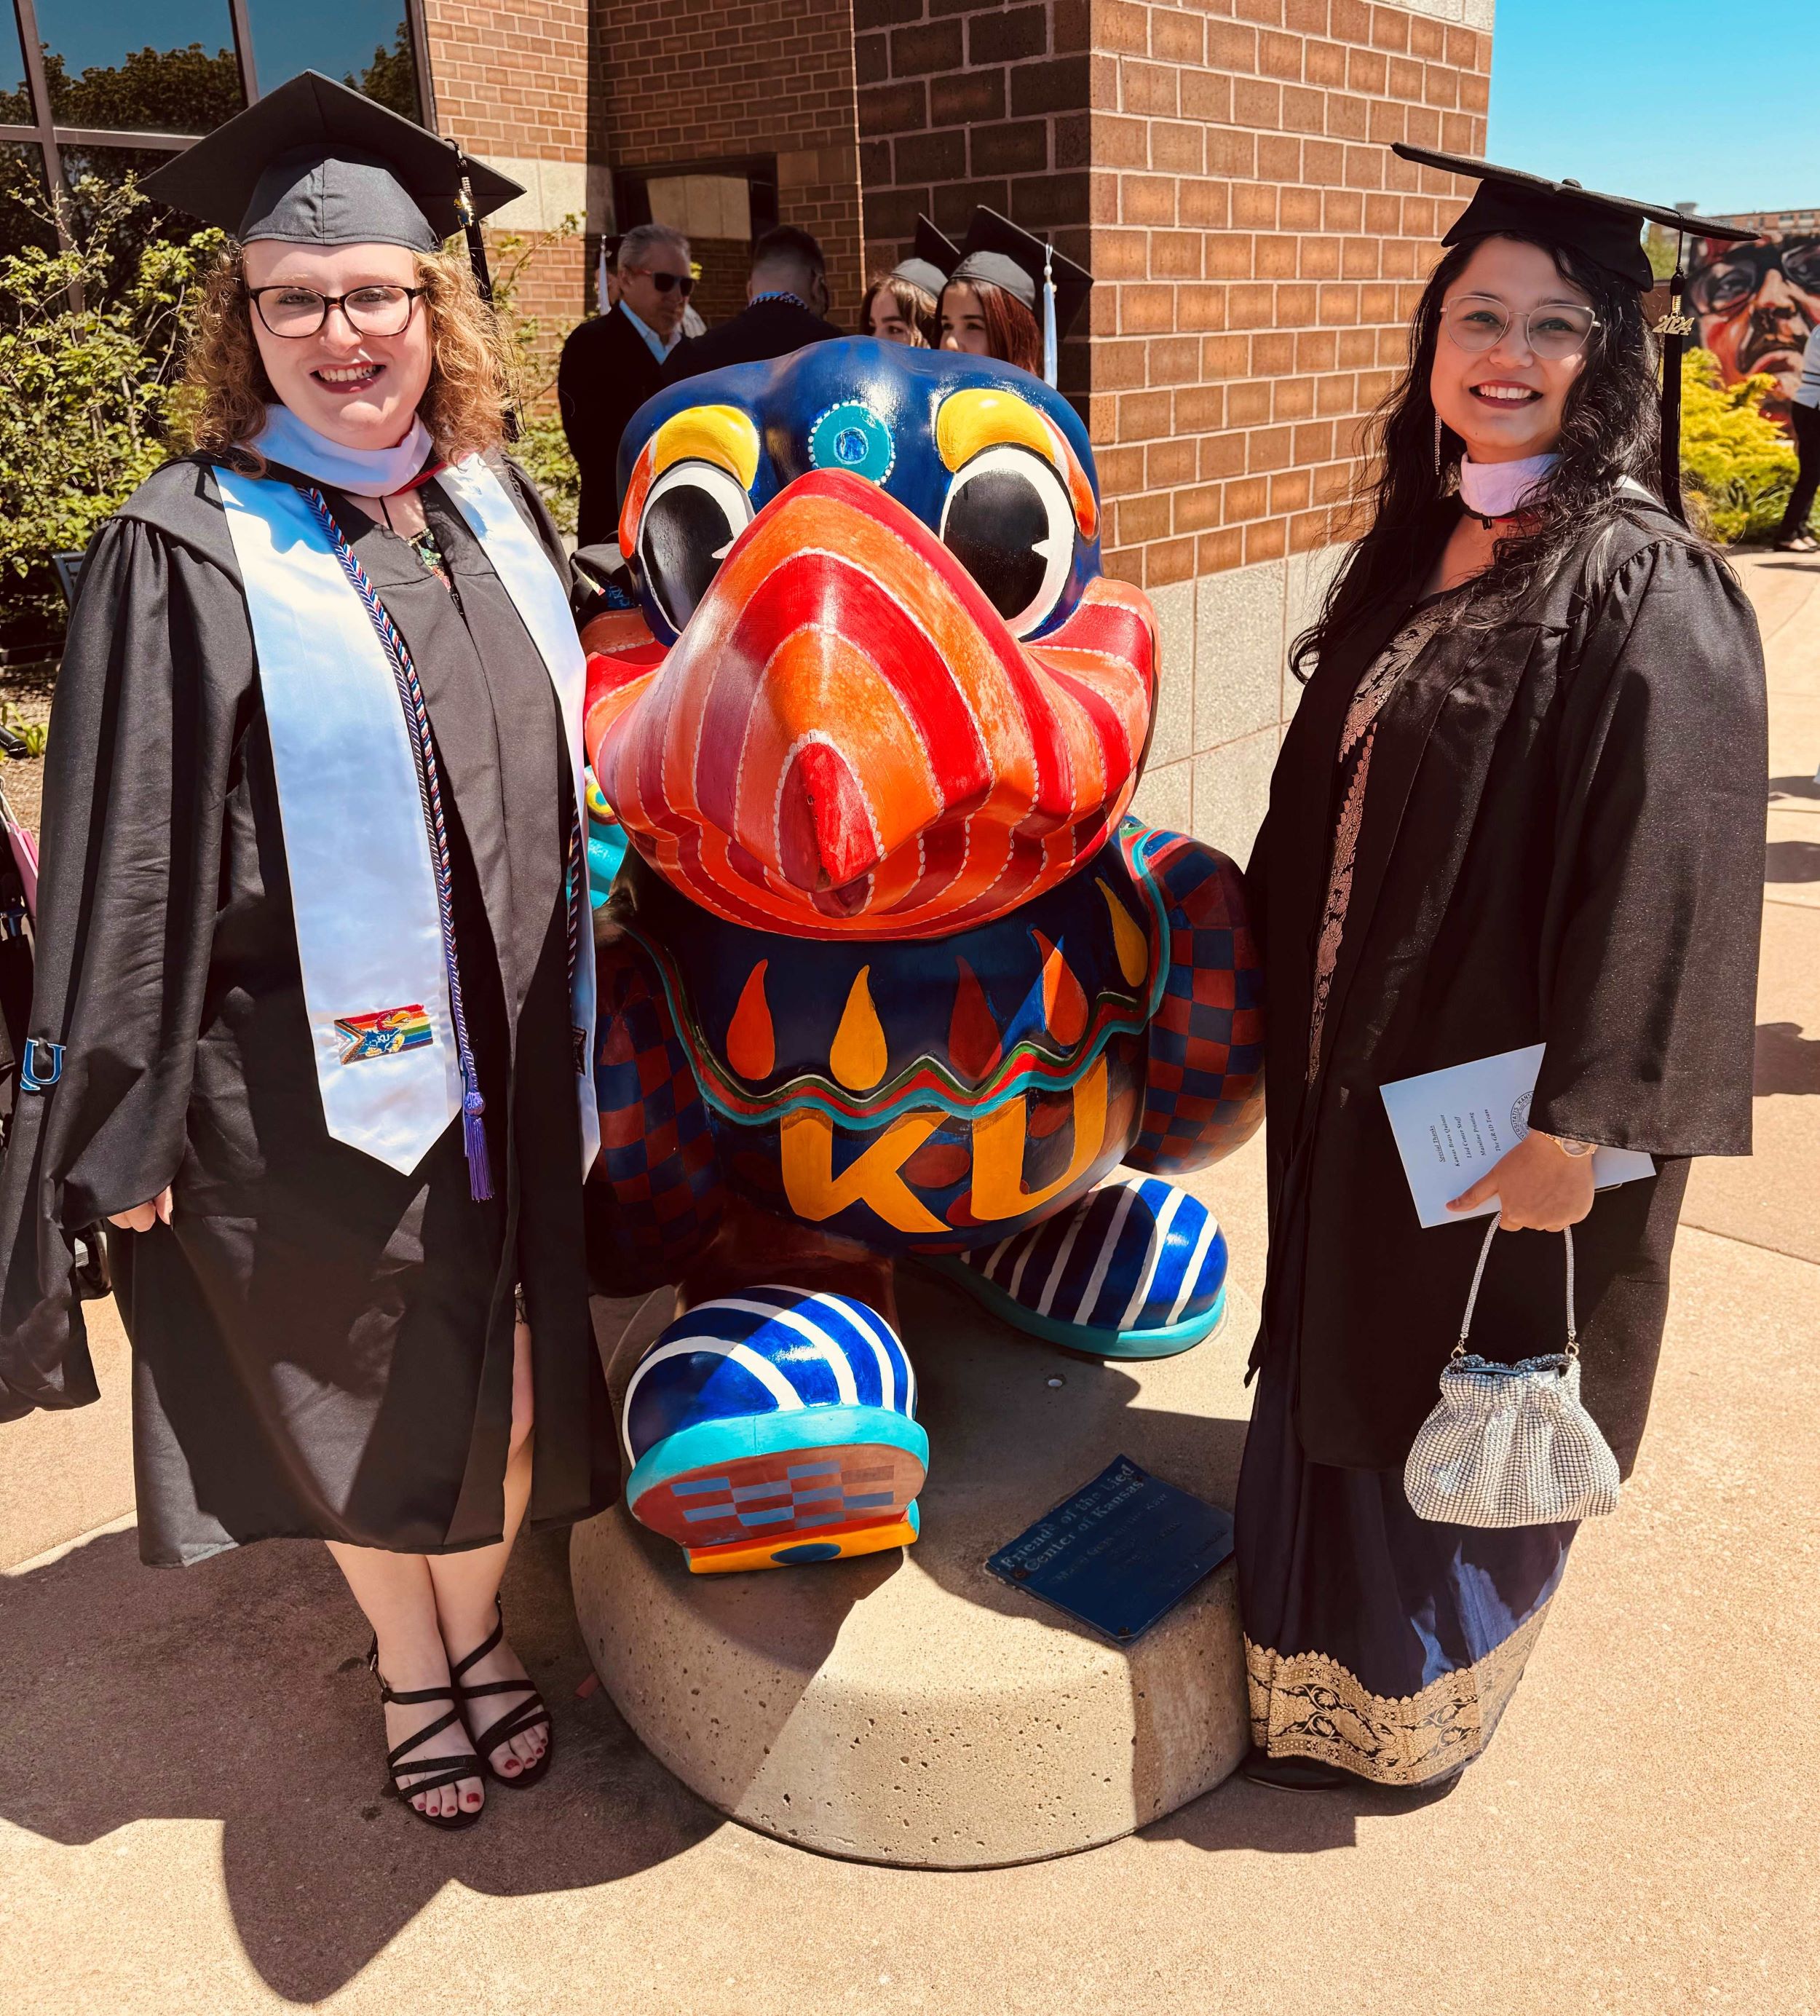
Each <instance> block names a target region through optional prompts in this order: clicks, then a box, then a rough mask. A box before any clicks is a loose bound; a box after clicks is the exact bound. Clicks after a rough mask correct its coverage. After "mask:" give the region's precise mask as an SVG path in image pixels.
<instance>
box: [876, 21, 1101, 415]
mask: <svg viewBox="0 0 1820 2016" xmlns="http://www.w3.org/2000/svg"><path fill="white" fill-rule="evenodd" d="M1094 12H1095V5H1093V4H1092V0H1027V4H1023V5H982V4H981V0H853V19H854V63H855V67H856V69H857V70H858V81H859V131H860V181H861V186H862V188H863V189H864V192H865V235H866V249H867V252H868V254H869V264H870V266H871V267H872V269H873V270H875V271H876V270H878V269H879V268H885V267H888V266H890V265H893V264H894V262H895V261H897V259H898V258H900V257H902V256H903V254H905V252H907V251H908V250H909V249H910V241H911V239H912V236H913V235H914V234H915V229H916V215H917V213H918V211H926V212H927V213H928V214H930V216H931V217H933V218H934V219H935V221H936V222H937V224H938V225H941V228H942V229H943V230H944V231H946V232H948V235H949V236H951V237H953V238H955V239H959V237H960V236H962V233H963V232H965V230H966V225H967V220H968V218H969V217H970V216H971V215H972V214H973V207H974V205H975V204H976V203H987V204H989V205H990V206H991V207H992V208H993V209H994V210H997V211H1002V212H1003V214H1005V216H1007V217H1009V218H1012V219H1013V221H1016V223H1019V224H1021V225H1024V226H1025V227H1026V228H1027V229H1030V230H1032V231H1038V232H1045V233H1046V234H1048V235H1049V236H1052V238H1053V239H1054V241H1055V243H1056V245H1057V247H1059V249H1060V250H1062V251H1063V252H1065V253H1066V254H1068V255H1069V257H1071V258H1075V259H1078V260H1080V261H1082V263H1083V264H1088V265H1091V262H1092V243H1091V242H1090V229H1089V222H1088V197H1089V190H1090V170H1091V166H1092V112H1091V109H1090V106H1089V103H1088V98H1089V81H1090V74H1091V73H1090V67H1089V63H1088V51H1089V49H1090V48H1091V46H1092V15H1093V13H1094ZM1089 368H1090V366H1089V358H1088V341H1087V329H1086V325H1085V322H1083V323H1082V325H1081V328H1080V329H1078V330H1077V333H1076V334H1075V336H1074V338H1073V339H1072V340H1070V342H1069V343H1068V344H1066V346H1065V347H1064V351H1063V359H1062V383H1063V388H1064V389H1065V390H1066V391H1067V392H1068V393H1069V394H1070V395H1071V396H1073V397H1074V398H1077V399H1080V400H1082V401H1084V396H1085V394H1086V392H1087V390H1088V373H1089Z"/></svg>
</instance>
